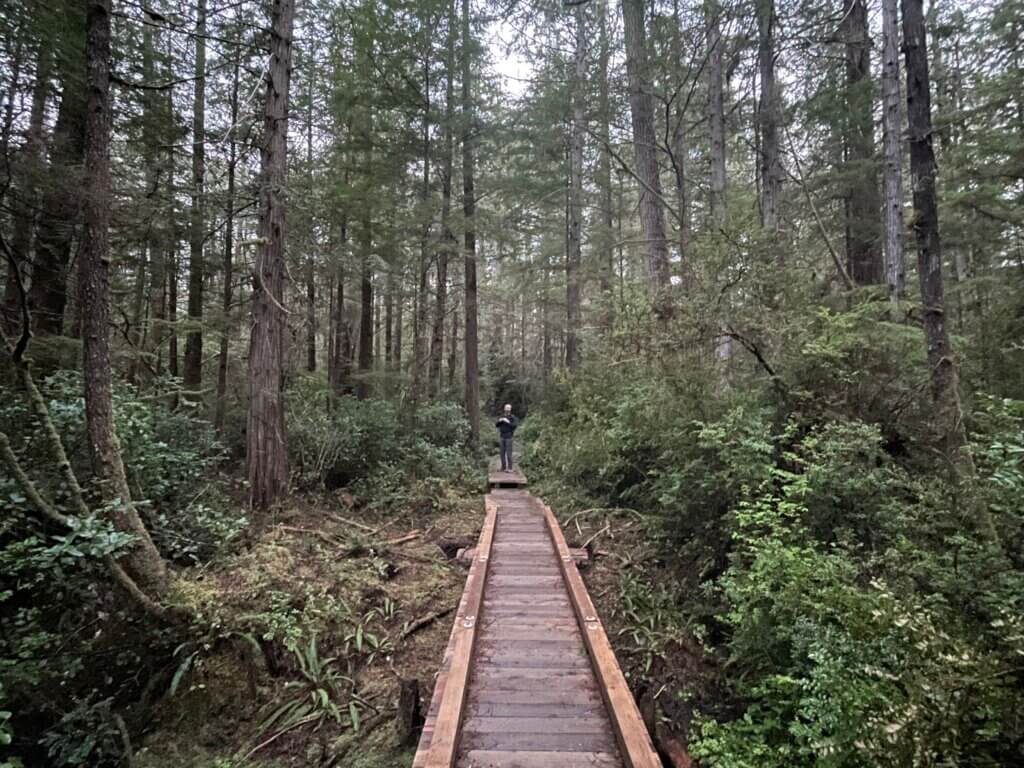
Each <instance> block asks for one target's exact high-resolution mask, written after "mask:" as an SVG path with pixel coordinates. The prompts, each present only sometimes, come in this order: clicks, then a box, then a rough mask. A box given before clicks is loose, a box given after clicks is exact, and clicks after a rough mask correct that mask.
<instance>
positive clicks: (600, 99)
mask: <svg viewBox="0 0 1024 768" xmlns="http://www.w3.org/2000/svg"><path fill="white" fill-rule="evenodd" d="M597 9H598V59H597V69H598V89H599V90H598V95H597V111H598V115H599V117H598V119H599V120H600V131H601V154H600V155H599V157H598V165H597V186H598V189H599V190H600V193H601V238H600V241H599V246H598V248H597V249H596V250H597V253H598V258H599V259H600V261H599V263H598V267H597V269H598V281H599V285H600V287H601V299H602V302H603V303H604V308H603V312H602V314H603V323H604V326H605V327H606V328H608V327H611V325H612V323H613V322H614V319H615V291H614V289H613V285H612V281H613V277H614V274H615V220H614V218H613V212H612V205H613V204H612V156H611V146H610V145H611V129H610V126H609V122H610V121H611V115H610V104H609V98H608V61H609V59H610V58H611V45H610V43H609V40H608V11H607V2H606V0H600V2H599V3H598V5H597Z"/></svg>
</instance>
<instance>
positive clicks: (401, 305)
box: [391, 267, 405, 373]
mask: <svg viewBox="0 0 1024 768" xmlns="http://www.w3.org/2000/svg"><path fill="white" fill-rule="evenodd" d="M394 302H395V310H394V311H395V317H394V322H395V328H394V331H393V334H394V335H393V336H392V339H391V354H392V357H393V358H394V368H395V372H396V373H401V371H402V323H403V322H405V268H404V267H400V268H399V270H398V283H397V286H396V288H395V298H394Z"/></svg>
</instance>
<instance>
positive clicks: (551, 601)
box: [413, 472, 661, 768]
mask: <svg viewBox="0 0 1024 768" xmlns="http://www.w3.org/2000/svg"><path fill="white" fill-rule="evenodd" d="M497 474H498V477H495V475H494V473H493V472H492V473H491V474H490V478H489V479H490V485H491V488H492V490H491V493H490V494H488V495H487V496H486V498H485V509H486V516H485V519H484V526H483V530H482V532H481V534H480V540H479V542H478V544H477V547H476V549H475V551H474V557H473V561H472V564H471V566H470V571H469V576H468V578H467V579H466V588H465V590H464V592H463V595H462V600H461V602H460V603H459V609H458V612H457V617H456V619H455V624H454V626H453V627H452V633H451V638H450V640H449V643H448V648H447V650H446V652H445V657H444V662H443V664H442V667H441V671H440V673H439V675H438V679H437V683H436V685H435V688H434V695H433V698H432V700H431V704H430V710H429V712H428V716H427V721H426V724H425V726H424V729H423V734H422V736H421V737H420V743H419V748H418V750H417V752H416V757H415V759H414V761H413V766H414V768H454V767H455V766H458V768H585V767H586V768H620V767H621V768H659V767H660V765H661V762H660V760H659V759H658V757H657V755H656V753H655V751H654V748H653V746H652V745H651V740H650V737H649V736H648V734H647V730H646V728H645V727H644V724H643V721H642V720H641V718H640V714H639V711H638V710H637V707H636V704H635V703H634V701H633V698H632V696H631V694H630V692H629V688H628V687H627V685H626V681H625V679H624V678H623V676H622V672H621V670H620V669H619V666H618V664H617V663H616V661H615V656H614V654H613V652H612V649H611V646H610V644H609V643H608V638H607V636H606V635H605V632H604V629H603V627H602V625H601V622H600V620H599V619H598V618H597V612H596V610H595V609H594V606H593V604H592V603H591V601H590V597H589V595H588V594H587V590H586V587H585V586H584V584H583V580H582V579H581V578H580V575H579V573H578V572H577V570H576V564H575V562H574V560H573V557H572V554H571V553H570V551H569V548H568V547H567V546H566V543H565V538H564V537H563V536H562V531H561V529H560V528H559V526H558V522H557V520H556V519H555V517H554V515H553V514H552V512H551V510H550V509H548V508H547V507H546V506H545V505H544V504H543V503H542V502H541V501H539V500H538V499H536V498H534V497H533V496H531V495H530V494H529V493H527V491H526V490H525V489H524V488H523V487H522V486H523V485H525V482H526V481H525V478H523V477H522V476H521V475H515V476H514V479H513V477H510V476H509V475H506V474H504V473H500V472H499V473H497Z"/></svg>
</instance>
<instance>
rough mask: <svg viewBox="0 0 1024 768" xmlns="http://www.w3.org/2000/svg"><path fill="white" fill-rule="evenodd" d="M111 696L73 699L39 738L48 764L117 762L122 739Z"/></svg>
mask: <svg viewBox="0 0 1024 768" xmlns="http://www.w3.org/2000/svg"><path fill="white" fill-rule="evenodd" d="M112 705H113V700H112V699H110V698H106V699H99V700H97V699H95V698H94V697H92V696H90V697H88V698H85V699H82V700H80V701H78V702H76V704H75V706H74V708H73V709H71V710H69V711H68V712H66V713H65V714H64V715H63V716H62V717H61V718H60V720H59V721H58V722H57V723H56V724H55V725H54V726H53V727H52V728H50V729H49V730H48V731H47V732H46V733H45V734H44V735H43V738H42V740H41V744H42V746H44V747H45V748H46V754H47V757H48V764H49V765H52V766H55V767H56V768H65V767H66V766H77V765H88V766H96V767H97V768H104V767H105V766H119V765H121V762H122V760H123V759H124V740H123V737H122V735H121V730H120V727H119V726H118V723H117V720H116V715H115V714H114V711H113V707H112Z"/></svg>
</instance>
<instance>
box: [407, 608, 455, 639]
mask: <svg viewBox="0 0 1024 768" xmlns="http://www.w3.org/2000/svg"><path fill="white" fill-rule="evenodd" d="M454 610H455V606H454V605H453V606H451V607H450V608H444V609H442V610H440V611H434V612H433V613H428V614H427V615H426V616H421V617H420V618H418V619H416V621H414V622H413V623H412V624H410V625H409V626H407V627H406V628H405V629H403V630H402V632H401V634H399V636H398V639H399V640H405V638H407V637H409V635H411V634H413V633H414V632H419V631H420V630H421V629H423V628H424V627H426V626H428V625H430V624H433V623H434V622H435V621H437V620H438V619H443V618H444V617H445V616H447V615H448V614H449V613H451V612H452V611H454Z"/></svg>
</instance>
